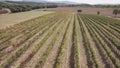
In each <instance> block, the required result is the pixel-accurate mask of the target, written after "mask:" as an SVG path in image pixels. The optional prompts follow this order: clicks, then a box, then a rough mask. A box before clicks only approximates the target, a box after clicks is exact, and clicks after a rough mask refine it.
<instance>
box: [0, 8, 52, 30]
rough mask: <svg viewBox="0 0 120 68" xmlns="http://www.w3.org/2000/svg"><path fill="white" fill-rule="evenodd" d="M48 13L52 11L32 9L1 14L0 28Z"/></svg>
mask: <svg viewBox="0 0 120 68" xmlns="http://www.w3.org/2000/svg"><path fill="white" fill-rule="evenodd" d="M49 13H53V12H48V11H37V10H33V11H28V12H20V13H13V14H1V15H0V28H5V27H8V26H11V25H14V24H17V23H20V22H23V21H26V20H30V19H33V18H36V17H39V16H43V15H46V14H49Z"/></svg>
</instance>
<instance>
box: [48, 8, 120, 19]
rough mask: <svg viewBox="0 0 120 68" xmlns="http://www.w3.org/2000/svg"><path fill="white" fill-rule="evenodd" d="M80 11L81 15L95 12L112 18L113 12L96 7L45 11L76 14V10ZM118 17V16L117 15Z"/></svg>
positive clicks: (109, 9) (110, 9)
mask: <svg viewBox="0 0 120 68" xmlns="http://www.w3.org/2000/svg"><path fill="white" fill-rule="evenodd" d="M79 9H80V10H82V14H97V11H99V12H100V15H104V16H108V17H114V15H113V10H114V8H96V7H58V8H50V9H47V10H49V11H57V12H77V10H79ZM117 17H120V14H119V15H117Z"/></svg>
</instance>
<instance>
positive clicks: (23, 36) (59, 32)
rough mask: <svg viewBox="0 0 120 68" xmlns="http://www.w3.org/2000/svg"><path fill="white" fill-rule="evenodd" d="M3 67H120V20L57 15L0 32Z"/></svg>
mask: <svg viewBox="0 0 120 68" xmlns="http://www.w3.org/2000/svg"><path fill="white" fill-rule="evenodd" d="M0 68H120V20H117V19H112V18H108V17H104V16H100V15H90V14H79V13H65V12H61V13H60V12H55V13H50V14H47V15H44V16H41V17H38V18H35V19H31V20H28V21H25V22H21V23H18V24H15V25H13V26H11V27H9V28H6V29H0Z"/></svg>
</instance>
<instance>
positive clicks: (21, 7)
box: [0, 3, 57, 13]
mask: <svg viewBox="0 0 120 68" xmlns="http://www.w3.org/2000/svg"><path fill="white" fill-rule="evenodd" d="M56 7H57V5H54V4H49V5H43V4H42V5H32V4H5V3H0V9H2V8H8V9H10V10H11V12H12V13H16V12H24V11H30V10H34V9H40V8H56Z"/></svg>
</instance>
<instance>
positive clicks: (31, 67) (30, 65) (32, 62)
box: [25, 22, 62, 68]
mask: <svg viewBox="0 0 120 68" xmlns="http://www.w3.org/2000/svg"><path fill="white" fill-rule="evenodd" d="M57 23H58V24H61V22H57ZM61 26H62V25H61ZM59 28H60V25H59V27H57V29H56V30H55V31H54V33H53V34H52V35H51V36H50V37H49V38H48V39H47V41H46V42H45V43H44V44H43V45H42V47H41V48H40V50H39V51H38V52H37V53H36V54H35V56H34V57H33V58H32V59H31V60H30V62H28V63H27V64H26V65H25V68H35V66H36V64H37V63H38V62H39V59H40V58H41V56H42V55H43V53H44V52H45V50H46V49H47V47H48V45H49V44H50V42H51V41H52V39H53V38H54V36H55V35H56V33H57V31H58V29H59Z"/></svg>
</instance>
